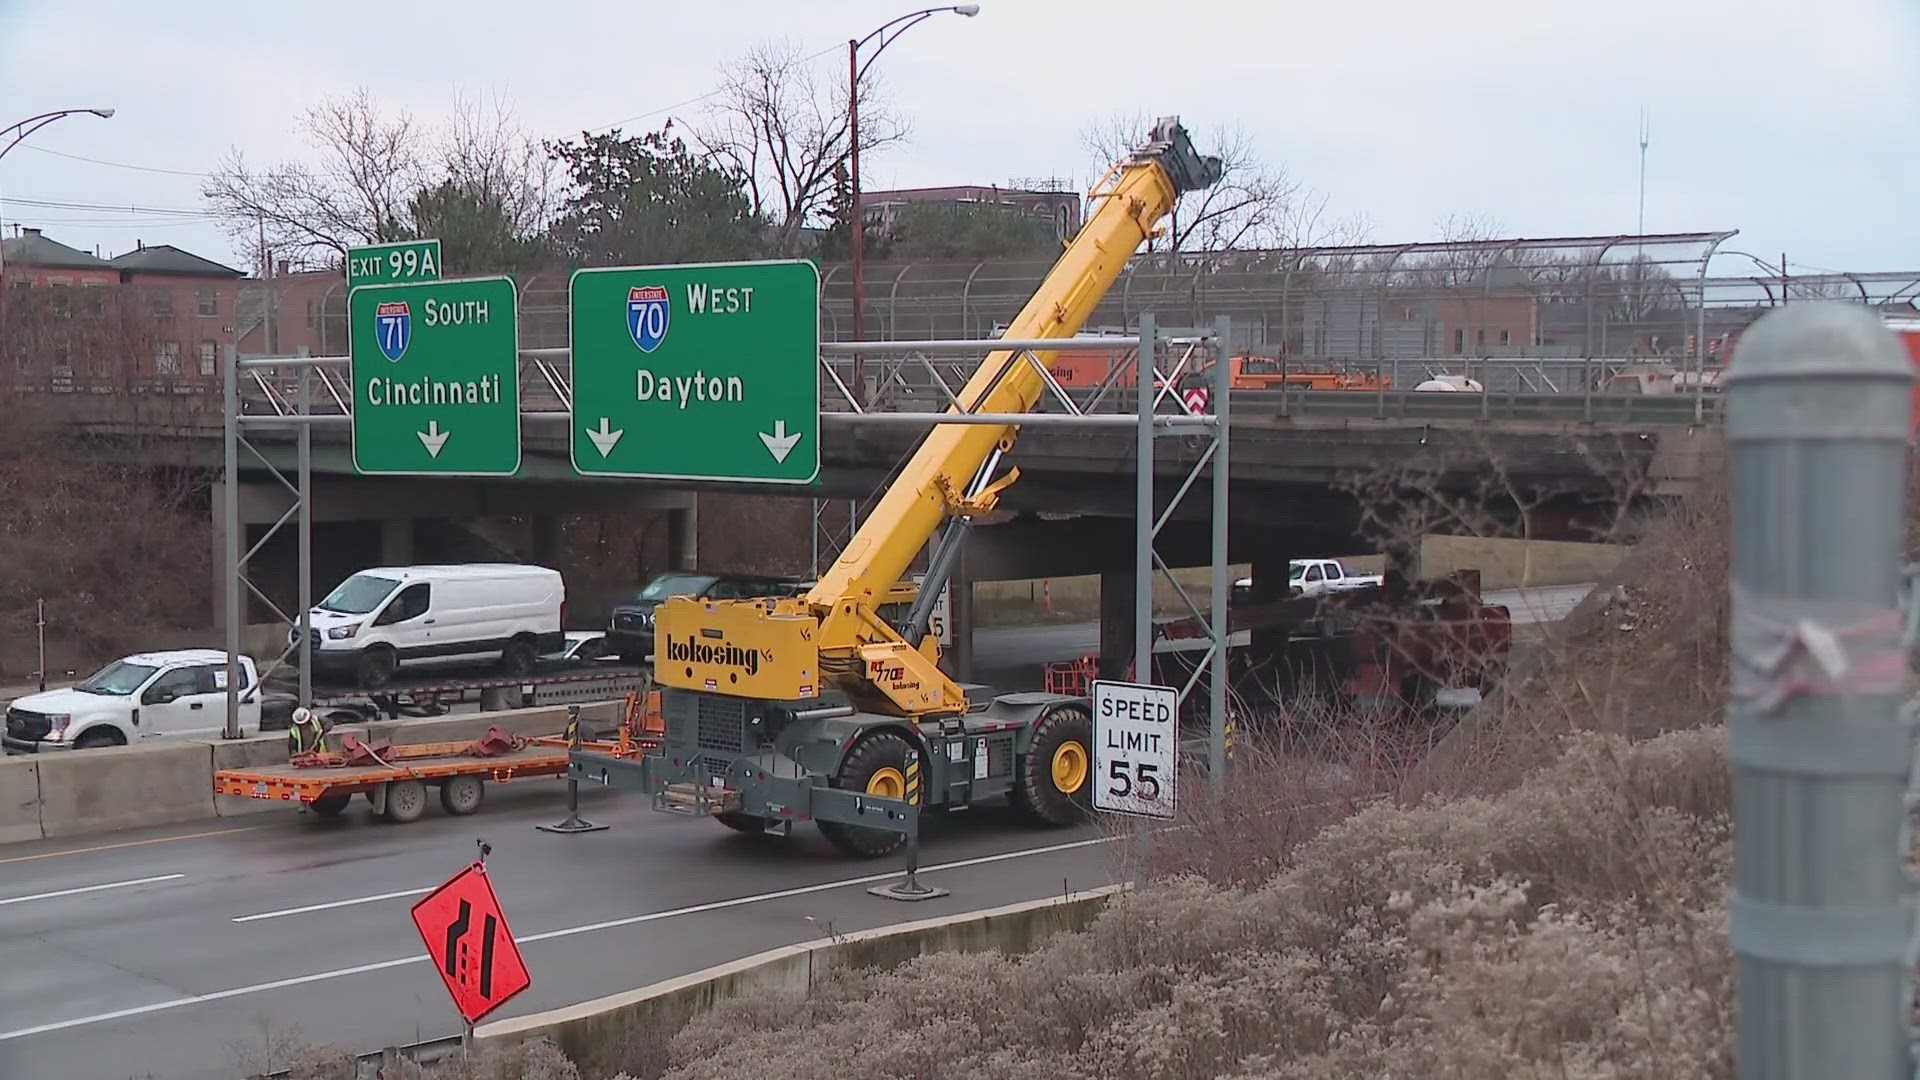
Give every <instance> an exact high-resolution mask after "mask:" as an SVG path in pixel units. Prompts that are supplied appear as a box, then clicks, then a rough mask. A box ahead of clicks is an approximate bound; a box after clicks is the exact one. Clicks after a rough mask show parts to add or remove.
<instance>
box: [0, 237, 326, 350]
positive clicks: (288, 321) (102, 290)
mask: <svg viewBox="0 0 1920 1080" xmlns="http://www.w3.org/2000/svg"><path fill="white" fill-rule="evenodd" d="M345 295H346V282H345V280H344V279H343V278H342V277H341V275H340V274H339V272H337V271H319V272H314V273H299V274H290V273H287V272H286V271H285V268H284V267H282V268H281V270H280V273H278V274H275V275H273V276H270V277H268V278H267V279H266V280H264V281H263V280H261V279H260V278H257V277H252V276H249V275H247V274H245V273H243V272H241V271H239V270H236V269H234V268H233V267H231V266H226V265H224V264H221V263H218V262H215V261H213V260H211V259H207V258H204V257H202V256H199V255H196V254H194V253H193V252H190V251H186V250H183V249H181V248H178V247H175V246H173V245H171V244H156V245H151V246H150V245H147V244H144V243H142V244H140V245H139V246H137V247H136V248H135V249H134V250H132V251H129V252H126V253H125V254H123V255H118V256H115V257H114V258H111V259H102V258H100V257H98V256H96V255H93V254H89V253H88V252H85V251H81V250H79V249H78V248H74V247H70V246H68V245H66V244H62V243H60V242H59V241H57V240H54V239H52V238H51V237H48V236H46V235H45V234H44V233H42V232H41V231H40V230H39V229H22V230H20V232H19V234H18V235H16V236H12V237H7V238H5V239H4V240H0V329H3V331H4V332H0V354H5V355H6V356H7V357H8V358H9V359H10V360H11V361H12V363H13V370H14V371H16V372H18V373H20V374H27V373H30V372H36V371H37V372H39V373H42V374H48V375H54V376H60V377H68V376H91V377H108V376H111V377H123V378H124V377H135V378H149V377H150V378H157V379H169V380H170V379H178V380H181V381H183V382H194V381H201V380H207V381H212V380H217V378H218V376H219V371H220V367H219V358H220V355H221V353H222V351H223V350H224V349H225V348H226V347H227V346H228V345H232V346H234V347H235V348H236V349H237V351H238V352H239V353H240V355H242V356H266V355H286V354H294V353H298V352H300V351H301V350H302V349H305V350H306V351H308V352H309V353H312V354H314V355H324V354H326V353H327V352H328V348H329V347H331V348H332V349H333V351H334V352H345V351H346V348H345V343H344V342H338V341H329V340H328V335H327V334H326V330H327V328H328V326H327V320H326V319H325V314H326V312H327V311H328V310H329V309H328V305H329V303H331V304H333V306H335V307H339V306H340V305H341V304H343V303H344V297H345ZM336 321H337V320H336ZM332 336H334V337H338V336H339V335H338V334H337V333H336V334H334V335H332Z"/></svg>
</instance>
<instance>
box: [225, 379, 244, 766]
mask: <svg viewBox="0 0 1920 1080" xmlns="http://www.w3.org/2000/svg"><path fill="white" fill-rule="evenodd" d="M224 352H225V355H224V356H223V357H222V358H221V359H222V363H221V365H220V368H221V371H220V383H221V387H220V389H221V397H222V399H223V401H224V404H225V408H224V410H223V411H224V413H225V422H224V423H223V424H222V428H223V429H224V445H223V446H222V447H221V453H222V473H223V475H224V477H225V482H224V483H223V484H222V485H221V489H220V503H221V506H220V520H221V523H222V528H221V541H222V546H223V547H224V548H225V549H226V550H225V553H224V559H223V561H224V562H225V563H226V564H227V572H226V573H225V574H224V575H222V576H221V588H223V589H225V590H226V591H227V595H226V601H227V603H226V621H227V720H226V723H225V725H223V726H222V728H221V731H220V735H221V737H222V738H226V739H237V738H239V737H240V606H241V605H240V529H241V525H240V353H239V350H238V349H237V348H236V347H235V346H234V345H233V344H232V343H228V344H227V345H226V346H225V349H224Z"/></svg>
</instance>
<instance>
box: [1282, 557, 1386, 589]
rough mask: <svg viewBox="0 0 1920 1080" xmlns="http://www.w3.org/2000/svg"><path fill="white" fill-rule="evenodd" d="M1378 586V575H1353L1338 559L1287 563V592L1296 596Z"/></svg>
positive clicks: (1301, 560) (1303, 560)
mask: <svg viewBox="0 0 1920 1080" xmlns="http://www.w3.org/2000/svg"><path fill="white" fill-rule="evenodd" d="M1378 584H1380V575H1379V574H1354V573H1349V572H1348V571H1347V568H1346V567H1344V566H1342V565H1340V560H1339V559H1291V560H1288V562H1287V591H1288V592H1291V593H1293V594H1295V595H1298V596H1323V595H1325V594H1327V593H1333V592H1345V591H1347V590H1348V589H1364V588H1366V587H1367V586H1369V585H1378Z"/></svg>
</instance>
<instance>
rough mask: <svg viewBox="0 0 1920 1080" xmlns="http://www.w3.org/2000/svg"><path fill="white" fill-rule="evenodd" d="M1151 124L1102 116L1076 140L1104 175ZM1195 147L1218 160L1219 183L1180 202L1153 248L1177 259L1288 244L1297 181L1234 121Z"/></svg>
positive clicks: (1139, 117)
mask: <svg viewBox="0 0 1920 1080" xmlns="http://www.w3.org/2000/svg"><path fill="white" fill-rule="evenodd" d="M1151 126H1152V118H1151V117H1149V116H1147V115H1146V114H1144V113H1136V114H1133V115H1130V116H1129V115H1114V116H1109V117H1108V118H1106V119H1105V120H1101V121H1097V122H1095V123H1093V124H1091V125H1089V126H1088V127H1087V128H1085V129H1084V130H1083V131H1082V132H1081V135H1080V141H1081V144H1082V145H1083V146H1085V147H1086V149H1087V152H1088V153H1090V154H1092V155H1093V156H1094V168H1095V169H1097V170H1099V172H1100V173H1102V174H1104V173H1105V172H1106V170H1107V169H1108V167H1109V166H1111V165H1112V164H1113V163H1114V162H1117V161H1120V160H1122V159H1123V158H1125V157H1126V156H1127V154H1128V153H1129V152H1131V151H1132V150H1133V148H1134V147H1136V146H1138V145H1140V144H1141V143H1142V142H1144V141H1145V140H1146V137H1147V132H1148V130H1149V129H1150V128H1151ZM1195 142H1196V143H1197V144H1198V145H1199V146H1200V147H1201V149H1203V150H1204V151H1205V152H1206V153H1209V154H1218V155H1220V166H1221V177H1220V181H1219V182H1218V183H1216V184H1214V185H1213V186H1211V187H1207V188H1202V189H1200V190H1198V191H1190V192H1187V193H1186V194H1184V195H1182V196H1181V197H1180V199H1179V201H1178V202H1176V203H1175V204H1174V208H1173V213H1172V214H1171V215H1170V216H1169V225H1168V229H1167V241H1166V243H1165V244H1164V245H1162V246H1160V247H1159V248H1158V249H1157V250H1159V251H1162V252H1164V253H1166V254H1168V255H1177V254H1181V253H1185V252H1196V251H1212V252H1226V251H1241V250H1246V249H1249V248H1273V247H1283V246H1288V245H1287V243H1286V241H1285V239H1284V234H1285V233H1286V232H1287V227H1288V225H1289V224H1293V225H1295V226H1297V225H1299V224H1301V221H1299V220H1292V221H1291V222H1290V220H1289V212H1290V209H1291V208H1292V207H1293V206H1294V204H1295V203H1296V202H1297V201H1299V200H1300V199H1301V198H1302V196H1303V194H1304V188H1303V186H1302V185H1301V183H1300V182H1299V181H1298V180H1295V179H1294V178H1293V176H1292V175H1291V174H1289V173H1288V172H1287V170H1286V169H1285V168H1284V167H1282V166H1278V165H1273V164H1270V163H1268V162H1265V161H1262V160H1261V159H1260V156H1259V154H1258V152H1257V151H1256V150H1255V148H1254V144H1253V137H1252V136H1251V135H1249V134H1248V133H1247V131H1246V129H1245V128H1243V127H1241V126H1240V125H1238V124H1235V125H1232V126H1229V127H1223V128H1217V129H1214V130H1212V131H1209V132H1207V133H1206V134H1205V136H1204V137H1202V138H1198V139H1196V140H1195ZM1322 210H1324V206H1323V207H1322ZM1149 243H1150V244H1151V243H1152V242H1151V241H1149Z"/></svg>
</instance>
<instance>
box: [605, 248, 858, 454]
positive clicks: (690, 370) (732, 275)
mask: <svg viewBox="0 0 1920 1080" xmlns="http://www.w3.org/2000/svg"><path fill="white" fill-rule="evenodd" d="M568 307H569V313H568V319H569V326H570V330H571V347H572V350H573V419H572V424H573V438H572V439H571V444H572V449H573V467H574V471H575V472H578V473H580V474H582V475H585V476H626V477H651V478H658V479H669V480H719V481H726V480H733V481H742V482H749V483H759V484H810V483H812V482H813V480H814V478H815V477H816V476H818V475H819V472H820V376H819V353H820V272H819V271H818V270H817V269H816V268H815V267H814V265H813V264H812V263H810V262H806V261H804V260H791V261H778V262H739V263H705V264H700V263H695V264H682V265H671V266H624V267H609V268H606V269H591V270H575V271H574V272H573V277H572V280H571V282H570V283H569V286H568Z"/></svg>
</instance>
